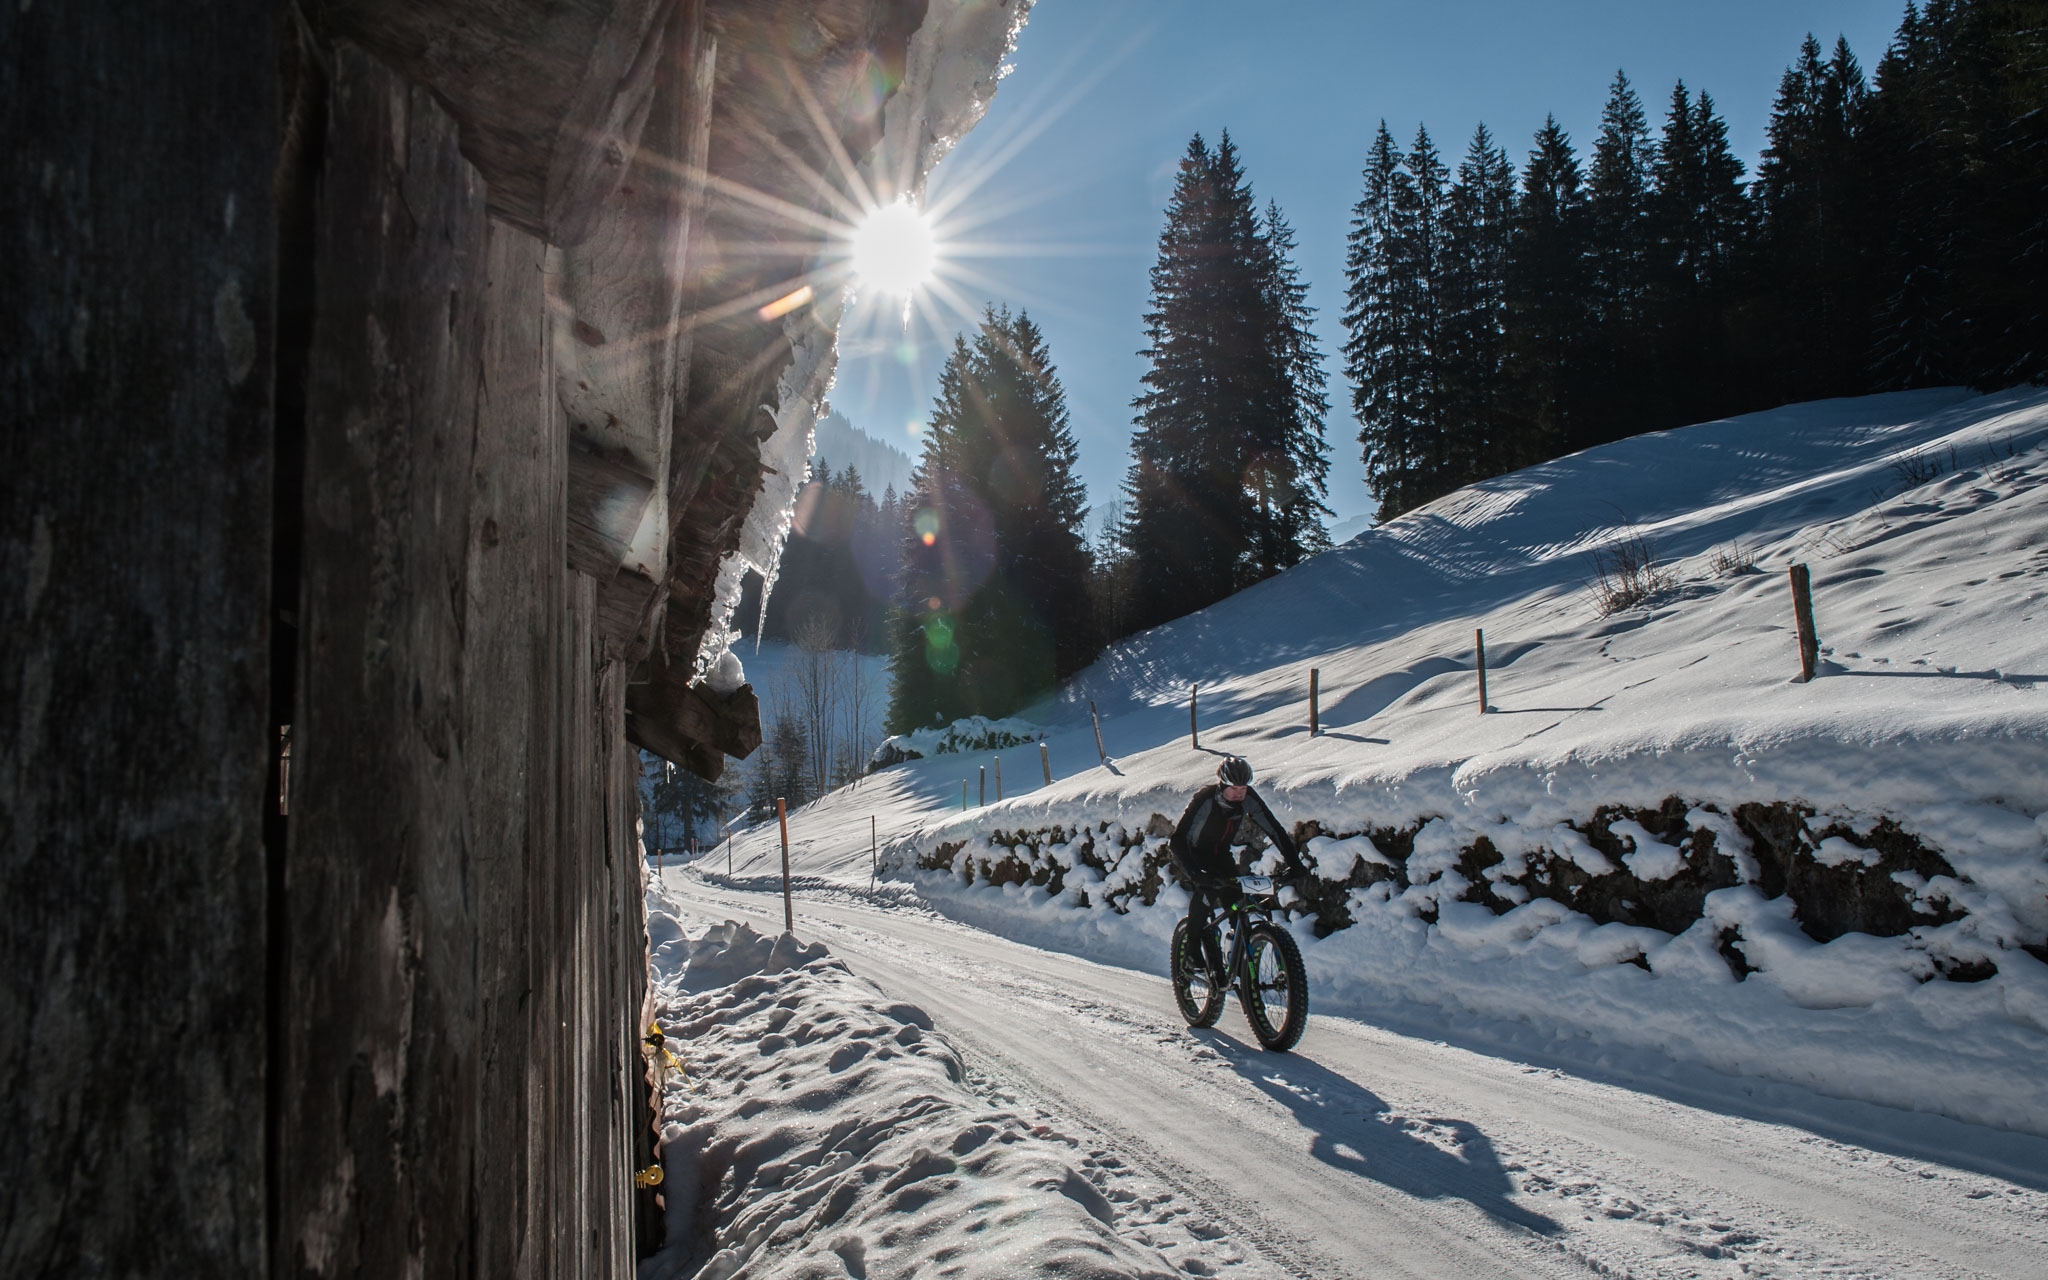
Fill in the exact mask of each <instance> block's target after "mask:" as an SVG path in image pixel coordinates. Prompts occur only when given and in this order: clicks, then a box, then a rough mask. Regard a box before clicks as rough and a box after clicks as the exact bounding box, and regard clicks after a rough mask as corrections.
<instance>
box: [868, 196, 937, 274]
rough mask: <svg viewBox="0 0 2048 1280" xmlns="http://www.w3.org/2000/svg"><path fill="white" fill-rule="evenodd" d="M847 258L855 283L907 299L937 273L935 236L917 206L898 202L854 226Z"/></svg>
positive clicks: (878, 210)
mask: <svg viewBox="0 0 2048 1280" xmlns="http://www.w3.org/2000/svg"><path fill="white" fill-rule="evenodd" d="M849 256H850V265H851V266H852V268H853V276H854V279H855V280H856V281H858V282H859V283H861V284H863V285H866V286H868V287H869V288H871V289H874V290H876V291H878V292H881V293H886V294H889V295H891V296H893V297H898V298H909V297H911V296H912V295H913V294H915V293H916V292H917V291H918V290H919V289H922V288H923V287H924V286H925V285H927V284H929V283H931V280H932V278H933V276H935V275H936V274H937V272H938V266H939V245H938V237H937V235H935V234H934V233H933V230H932V224H931V220H930V219H928V218H926V217H925V215H924V213H923V212H922V211H920V210H919V209H918V208H917V206H916V205H913V204H911V203H910V202H909V201H908V200H897V201H895V202H893V203H890V204H885V205H879V206H877V207H876V208H874V209H871V210H869V212H868V214H867V216H866V217H864V218H862V219H861V221H860V223H859V225H857V226H855V227H854V229H853V235H852V243H851V246H850V255H849Z"/></svg>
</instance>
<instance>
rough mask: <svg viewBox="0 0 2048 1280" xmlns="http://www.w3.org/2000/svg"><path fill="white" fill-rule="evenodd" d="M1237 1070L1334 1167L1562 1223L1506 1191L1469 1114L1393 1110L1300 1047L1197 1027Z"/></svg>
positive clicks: (1510, 1217)
mask: <svg viewBox="0 0 2048 1280" xmlns="http://www.w3.org/2000/svg"><path fill="white" fill-rule="evenodd" d="M1194 1034H1195V1035H1196V1036H1197V1037H1199V1038H1200V1039H1201V1040H1202V1041H1203V1042H1204V1043H1206V1044H1207V1045H1208V1046H1209V1047H1210V1048H1212V1049H1214V1050H1216V1052H1218V1053H1219V1054H1221V1055H1222V1056H1223V1059H1224V1061H1225V1062H1227V1063H1229V1064H1230V1067H1231V1069H1232V1070H1234V1071H1236V1072H1237V1073H1238V1074H1239V1075H1241V1076H1243V1077H1244V1078H1245V1079H1246V1080H1249V1081H1250V1082H1251V1083H1252V1084H1254V1085H1256V1086H1258V1088H1259V1089H1260V1090H1261V1091H1263V1092H1264V1093H1265V1094H1266V1095H1267V1096H1268V1097H1270V1098H1272V1099H1273V1100H1274V1101H1275V1102H1278V1103H1280V1104H1281V1105H1282V1106H1284V1107H1286V1108H1287V1109H1288V1110H1289V1111H1291V1112H1293V1113H1294V1118H1295V1119H1296V1120H1297V1121H1298V1122H1300V1124H1301V1127H1302V1128H1304V1129H1306V1130H1308V1131H1309V1133H1310V1134H1312V1135H1313V1140H1312V1143H1311V1146H1310V1151H1311V1153H1312V1154H1314V1156H1315V1157H1316V1159H1318V1160H1321V1161H1322V1162H1323V1163H1324V1164H1327V1165H1329V1166H1330V1167H1331V1168H1333V1169H1341V1170H1343V1171H1344V1172H1346V1173H1351V1174H1355V1175H1357V1176H1358V1177H1361V1178H1370V1179H1372V1180H1373V1181H1374V1182H1377V1183H1379V1184H1381V1185H1382V1186H1386V1187H1390V1188H1392V1189H1394V1190H1396V1191H1399V1192H1402V1193H1404V1194H1406V1195H1411V1196H1416V1197H1419V1198H1422V1199H1428V1200H1441V1199H1444V1198H1446V1197H1454V1198H1456V1199H1459V1200H1464V1201H1466V1202H1467V1203H1469V1204H1471V1205H1472V1206H1473V1207H1474V1208H1476V1209H1479V1210H1481V1211H1483V1212H1485V1213H1487V1214H1489V1215H1491V1216H1492V1217H1494V1218H1497V1219H1499V1220H1500V1221H1502V1222H1506V1223H1511V1224H1513V1225H1515V1226H1518V1227H1525V1228H1527V1229H1528V1230H1530V1231H1533V1232H1535V1233H1536V1234H1538V1235H1546V1236H1547V1235H1555V1234H1557V1232H1559V1231H1560V1230H1562V1228H1561V1227H1560V1226H1559V1225H1558V1224H1557V1223H1556V1222H1555V1221H1553V1220H1551V1219H1550V1218H1547V1217H1545V1216H1544V1215H1542V1214H1540V1213H1534V1212H1531V1211H1530V1210H1528V1209H1524V1208H1523V1207H1521V1206H1520V1205H1518V1204H1516V1203H1514V1202H1513V1201H1512V1200H1510V1199H1508V1195H1509V1193H1510V1192H1512V1191H1513V1190H1514V1189H1515V1187H1514V1183H1513V1181H1512V1180H1511V1179H1510V1178H1509V1177H1508V1173H1507V1170H1506V1169H1504V1168H1502V1167H1501V1163H1500V1156H1499V1155H1498V1154H1497V1153H1496V1152H1495V1151H1494V1149H1493V1142H1492V1140H1491V1139H1489V1138H1488V1137H1487V1136H1486V1135H1485V1134H1484V1133H1481V1132H1480V1131H1479V1129H1478V1127H1477V1126H1476V1125H1473V1124H1471V1123H1470V1122H1469V1121H1465V1120H1457V1119H1452V1118H1450V1117H1446V1116H1403V1115H1397V1114H1395V1112H1394V1110H1393V1108H1391V1107H1389V1106H1388V1105H1387V1104H1386V1102H1385V1101H1383V1100H1382V1099H1381V1098H1380V1097H1379V1096H1378V1095H1377V1094H1375V1093H1373V1092H1372V1090H1370V1089H1367V1088H1365V1087H1364V1086H1362V1085H1360V1084H1358V1083H1356V1082H1355V1081H1352V1080H1347V1079H1345V1078H1344V1077H1343V1076H1340V1075H1338V1074H1337V1073H1336V1072H1334V1071H1331V1070H1329V1069H1327V1068H1325V1067H1321V1066H1318V1065H1317V1064H1316V1063H1314V1062H1313V1061H1311V1060H1309V1059H1307V1058H1304V1057H1301V1056H1300V1055H1299V1054H1288V1055H1286V1056H1284V1057H1283V1056H1277V1055H1274V1054H1270V1053H1266V1052H1264V1051H1263V1050H1260V1049H1256V1048H1253V1047H1252V1046H1250V1045H1247V1044H1244V1043H1242V1042H1241V1041H1238V1040H1236V1039H1234V1038H1232V1037H1231V1036H1229V1035H1226V1034H1224V1033H1223V1032H1220V1031H1208V1030H1204V1031H1196V1032H1194Z"/></svg>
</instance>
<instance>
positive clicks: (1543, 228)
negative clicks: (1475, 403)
mask: <svg viewBox="0 0 2048 1280" xmlns="http://www.w3.org/2000/svg"><path fill="white" fill-rule="evenodd" d="M1512 243H1513V251H1512V257H1511V259H1510V269H1509V277H1508V284H1509V287H1508V379H1509V383H1510V386H1511V387H1512V389H1513V391H1512V393H1513V394H1514V396H1515V397H1516V398H1517V399H1518V400H1519V402H1520V403H1521V404H1522V405H1523V406H1524V413H1526V414H1527V422H1526V426H1525V428H1524V431H1523V448H1524V449H1525V450H1526V454H1527V456H1529V457H1532V458H1545V457H1552V456H1554V455H1555V453H1556V452H1557V451H1558V450H1560V449H1563V450H1566V451H1569V450H1573V449H1580V448H1584V447H1585V446H1586V445H1587V444H1590V443H1594V442H1593V441H1591V440H1589V439H1587V438H1586V433H1585V432H1584V430H1583V428H1582V424H1581V415H1580V412H1579V406H1578V405H1577V404H1575V403H1574V402H1573V395H1574V393H1575V392H1576V391H1577V389H1578V384H1577V382H1576V381H1575V375H1574V370H1575V367H1576V362H1577V361H1578V360H1579V359H1580V357H1581V356H1582V355H1583V353H1584V350H1585V347H1586V343H1587V341H1588V336H1589V332H1590V329H1591V324H1590V315H1591V312H1592V289H1591V283H1590V280H1589V274H1588V270H1587V261H1586V218H1585V192H1584V188H1583V185H1582V183H1581V180H1580V173H1579V161H1578V156H1577V153H1576V152H1574V151H1573V149H1572V144H1571V139H1570V137H1568V136H1567V135H1566V134H1565V132H1564V130H1563V129H1562V128H1560V127H1559V126H1558V123H1557V118H1556V117H1555V116H1551V117H1548V118H1546V119H1545V121H1544V124H1543V128H1541V129H1540V130H1538V131H1537V133H1536V146H1535V149H1534V150H1532V151H1530V153H1529V164H1528V167H1527V168H1526V169H1524V170H1523V171H1522V197H1521V200H1520V201H1519V203H1518V204H1517V206H1516V211H1515V226H1514V239H1513V242H1512Z"/></svg>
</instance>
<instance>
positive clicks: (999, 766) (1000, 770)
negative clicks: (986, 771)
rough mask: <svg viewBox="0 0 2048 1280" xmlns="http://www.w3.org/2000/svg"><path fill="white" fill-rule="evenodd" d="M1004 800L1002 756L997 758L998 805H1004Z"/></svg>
mask: <svg viewBox="0 0 2048 1280" xmlns="http://www.w3.org/2000/svg"><path fill="white" fill-rule="evenodd" d="M1002 800H1003V758H1002V757H1001V756H997V757H996V803H997V804H1001V803H1002Z"/></svg>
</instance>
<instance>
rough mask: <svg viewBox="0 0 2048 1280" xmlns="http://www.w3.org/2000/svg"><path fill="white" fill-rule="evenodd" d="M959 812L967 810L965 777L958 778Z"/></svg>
mask: <svg viewBox="0 0 2048 1280" xmlns="http://www.w3.org/2000/svg"><path fill="white" fill-rule="evenodd" d="M960 812H962V813H965V812H967V779H965V778H962V779H960Z"/></svg>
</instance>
